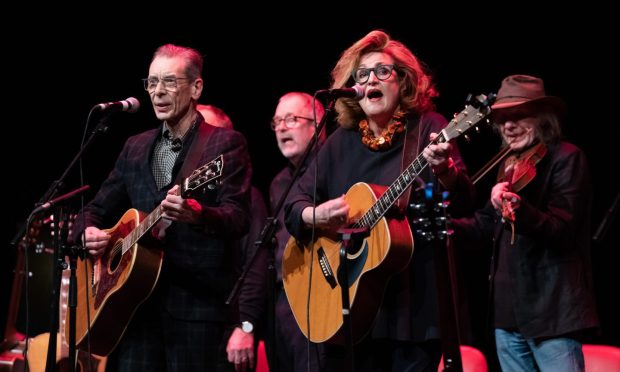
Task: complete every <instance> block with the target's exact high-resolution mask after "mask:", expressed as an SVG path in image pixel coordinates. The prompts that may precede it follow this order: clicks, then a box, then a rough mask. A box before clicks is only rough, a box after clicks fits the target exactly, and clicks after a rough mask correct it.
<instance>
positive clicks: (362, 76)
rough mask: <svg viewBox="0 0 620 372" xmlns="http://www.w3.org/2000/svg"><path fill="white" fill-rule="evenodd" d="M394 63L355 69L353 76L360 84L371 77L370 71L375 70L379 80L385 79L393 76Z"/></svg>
mask: <svg viewBox="0 0 620 372" xmlns="http://www.w3.org/2000/svg"><path fill="white" fill-rule="evenodd" d="M393 70H394V65H379V66H376V67H373V68H358V69H356V70H353V72H352V73H351V76H352V77H353V80H355V82H356V83H358V84H365V83H366V82H367V81H368V79H369V78H370V73H371V72H374V73H375V76H376V77H377V79H379V80H385V79H387V78H389V77H390V76H392V71H393Z"/></svg>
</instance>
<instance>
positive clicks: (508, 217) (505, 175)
mask: <svg viewBox="0 0 620 372" xmlns="http://www.w3.org/2000/svg"><path fill="white" fill-rule="evenodd" d="M546 153H547V146H546V145H545V144H544V143H543V142H539V143H537V144H536V145H534V146H532V147H530V148H529V149H527V150H526V151H524V152H521V153H518V154H511V155H510V156H508V157H507V158H506V160H505V161H504V166H503V167H500V170H499V174H498V175H497V181H498V182H508V190H509V191H511V192H519V191H520V190H521V189H522V188H523V187H525V185H527V184H528V183H530V182H531V181H532V180H533V179H534V177H536V164H537V163H538V162H539V161H540V160H541V159H542V158H543V157H544V156H545V154H546ZM514 202H516V200H514V201H511V200H504V201H503V203H502V217H503V219H504V220H505V221H508V222H511V223H512V222H514V221H515V211H514V208H513V205H512V203H514Z"/></svg>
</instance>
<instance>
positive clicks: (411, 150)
mask: <svg viewBox="0 0 620 372" xmlns="http://www.w3.org/2000/svg"><path fill="white" fill-rule="evenodd" d="M419 136H420V116H419V115H416V116H410V117H409V118H408V120H407V127H406V132H405V143H404V144H403V156H402V160H401V164H400V174H403V172H404V171H405V169H406V168H407V167H408V166H409V165H410V164H411V163H412V162H413V160H414V159H415V158H416V157H417V156H418V151H419V146H418V143H419V141H420V138H419ZM412 185H415V183H412ZM410 197H411V186H409V188H407V190H405V191H404V192H403V194H402V195H401V196H400V197H399V198H398V200H397V201H396V208H398V210H399V212H400V213H401V214H405V213H406V212H407V205H409V199H410Z"/></svg>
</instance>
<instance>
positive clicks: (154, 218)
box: [122, 205, 163, 254]
mask: <svg viewBox="0 0 620 372" xmlns="http://www.w3.org/2000/svg"><path fill="white" fill-rule="evenodd" d="M162 214H163V211H162V207H161V205H158V206H157V208H155V210H153V211H152V212H151V213H150V214H149V215H148V216H146V217H145V218H144V219H143V220H142V221H140V223H139V224H138V225H137V226H136V227H135V228H134V229H133V230H132V231H131V232H130V233H129V234H127V236H126V237H125V239H123V251H122V253H123V254H124V253H125V252H127V251H128V250H129V249H131V247H132V246H133V245H134V244H136V243H137V242H138V240H140V238H142V237H143V236H144V234H146V233H147V232H149V230H151V228H152V227H153V226H155V224H156V223H157V222H159V220H161V215H162Z"/></svg>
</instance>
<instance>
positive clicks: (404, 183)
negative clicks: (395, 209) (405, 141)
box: [353, 132, 445, 228]
mask: <svg viewBox="0 0 620 372" xmlns="http://www.w3.org/2000/svg"><path fill="white" fill-rule="evenodd" d="M442 142H445V137H444V135H443V132H442V133H440V134H439V135H438V136H437V139H436V140H435V141H434V142H432V143H431V144H437V143H442ZM431 144H429V145H428V146H430V145H431ZM428 146H427V147H428ZM427 165H428V162H427V161H426V159H425V158H424V156H422V153H420V154H419V155H418V156H417V157H416V158H415V159H414V160H413V161H412V162H411V164H409V166H408V167H407V168H406V169H405V170H404V171H403V172H402V173H401V174H400V176H398V178H397V179H396V181H394V182H393V183H392V184H391V185H390V187H388V188H387V190H385V192H384V193H383V195H381V197H380V198H379V199H378V200H377V201H376V202H375V204H373V205H372V207H370V209H368V211H367V212H366V213H365V214H364V215H363V216H362V218H360V219H359V220H358V221H357V222H356V223H355V224H354V226H353V227H355V228H360V227H368V228H373V227H374V226H375V225H376V224H377V222H379V220H380V219H381V218H382V217H383V216H384V215H385V213H387V211H388V210H389V209H390V208H391V207H392V205H394V203H395V202H396V200H398V198H400V196H401V195H402V194H403V193H404V192H405V190H407V188H408V187H409V186H411V184H412V183H413V181H414V180H415V178H416V177H417V176H418V175H419V174H420V173H422V171H423V170H424V168H426V166H427Z"/></svg>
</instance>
